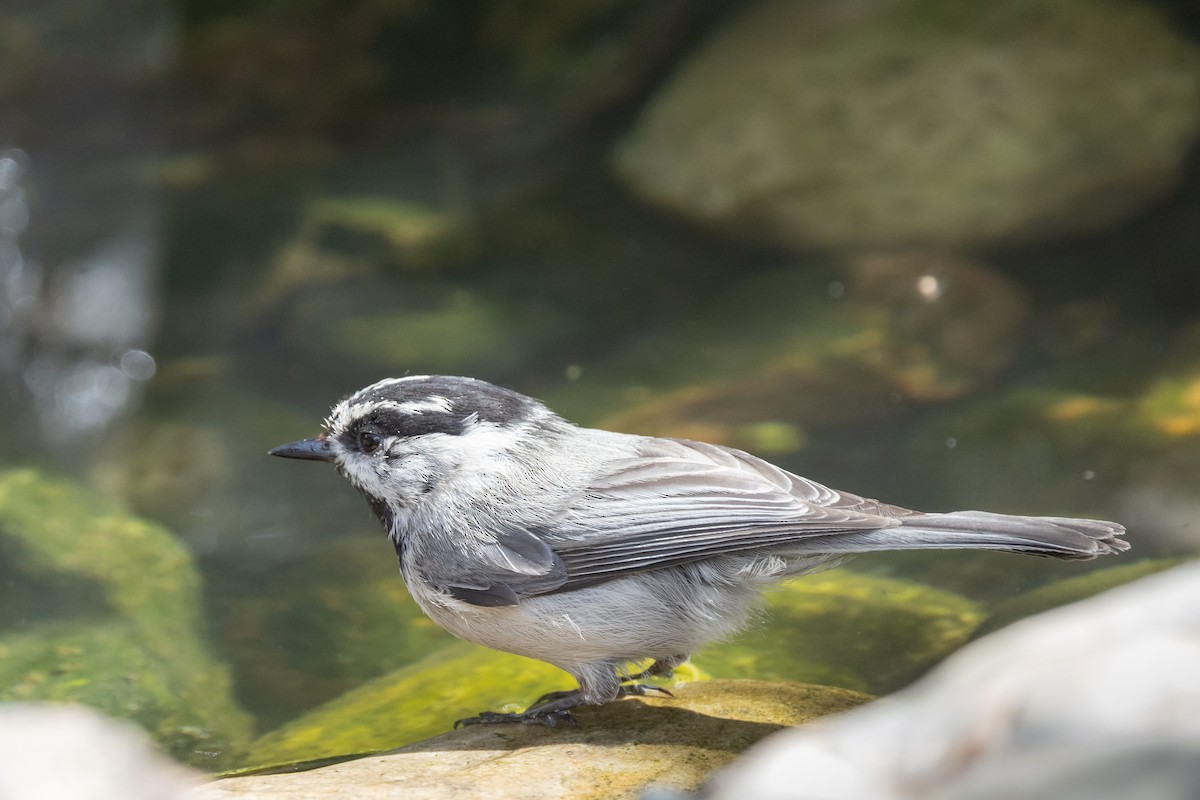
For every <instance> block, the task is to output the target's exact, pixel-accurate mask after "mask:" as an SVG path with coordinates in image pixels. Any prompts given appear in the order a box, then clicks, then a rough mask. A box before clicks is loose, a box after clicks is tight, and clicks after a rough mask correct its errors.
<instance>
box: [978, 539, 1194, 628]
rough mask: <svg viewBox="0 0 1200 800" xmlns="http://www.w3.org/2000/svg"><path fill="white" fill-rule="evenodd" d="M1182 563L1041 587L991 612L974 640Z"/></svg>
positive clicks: (1155, 563)
mask: <svg viewBox="0 0 1200 800" xmlns="http://www.w3.org/2000/svg"><path fill="white" fill-rule="evenodd" d="M1181 563H1183V562H1182V560H1180V559H1172V558H1158V559H1151V560H1149V561H1139V562H1138V563H1136V564H1126V565H1124V566H1120V567H1112V568H1110V569H1101V570H1096V571H1095V572H1089V573H1088V574H1087V575H1080V576H1078V577H1075V578H1067V579H1066V580H1061V581H1057V582H1056V583H1052V584H1050V585H1048V586H1042V587H1040V588H1038V589H1035V590H1033V591H1032V592H1027V593H1026V594H1023V595H1021V596H1020V597H1015V598H1013V599H1012V600H1010V601H1008V602H1007V603H1001V604H1000V605H998V606H997V607H996V608H995V609H994V610H993V611H992V614H991V616H989V617H988V618H987V619H985V620H984V621H983V623H982V624H981V625H980V626H979V627H978V628H977V629H976V630H975V633H974V634H973V635H972V638H978V637H980V636H985V635H987V634H989V633H991V632H993V631H997V630H999V629H1000V628H1003V627H1004V626H1006V625H1011V624H1012V623H1014V622H1016V621H1017V620H1020V619H1024V618H1025V617H1031V616H1033V615H1034V614H1040V613H1042V612H1043V611H1049V610H1050V609H1052V608H1058V607H1059V606H1064V605H1066V604H1067V603H1074V602H1077V601H1079V600H1085V599H1087V598H1089V597H1092V596H1093V595H1097V594H1100V593H1101V592H1107V591H1108V590H1109V589H1115V588H1116V587H1118V586H1123V585H1125V584H1126V583H1131V582H1133V581H1136V580H1139V579H1141V578H1145V577H1147V576H1150V575H1154V574H1157V573H1159V572H1162V571H1163V570H1166V569H1170V568H1171V567H1176V566H1179V564H1181Z"/></svg>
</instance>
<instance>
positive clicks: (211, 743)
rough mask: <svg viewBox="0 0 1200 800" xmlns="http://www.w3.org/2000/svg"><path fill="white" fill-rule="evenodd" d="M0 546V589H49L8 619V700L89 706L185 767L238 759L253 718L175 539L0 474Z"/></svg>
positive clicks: (83, 495)
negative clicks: (213, 638)
mask: <svg viewBox="0 0 1200 800" xmlns="http://www.w3.org/2000/svg"><path fill="white" fill-rule="evenodd" d="M0 545H2V547H0V553H2V554H3V555H4V564H3V567H2V568H0V571H2V572H3V576H4V578H5V580H4V581H3V587H0V592H3V593H4V595H5V597H7V596H8V595H10V594H11V595H12V596H14V597H16V598H25V600H26V601H27V600H28V598H31V597H37V596H38V595H39V593H42V603H41V605H40V609H39V614H37V615H35V616H18V614H17V613H13V612H12V611H10V612H9V613H7V614H5V615H4V618H3V620H2V622H3V623H4V625H3V627H0V700H23V701H42V700H44V701H56V702H72V703H82V704H85V705H88V706H92V707H94V708H97V709H99V710H101V711H104V712H106V713H108V714H112V715H114V716H118V717H125V718H129V719H132V720H133V721H135V722H137V723H139V724H141V725H142V726H143V727H144V728H146V730H148V731H149V732H150V733H151V734H152V735H153V736H154V737H155V738H156V739H157V740H158V741H159V742H160V743H161V744H162V745H163V746H164V747H165V748H166V749H167V751H168V752H170V753H171V755H173V756H175V757H176V758H179V759H181V760H184V761H187V762H189V763H192V764H196V765H198V766H204V767H220V766H222V765H225V764H228V763H230V762H231V761H232V760H233V758H234V757H235V756H236V754H237V751H238V750H239V749H240V748H241V747H242V746H243V745H244V743H245V741H246V739H247V738H248V734H249V718H248V717H247V716H246V715H245V713H244V712H242V711H241V709H239V708H238V707H237V706H236V705H235V704H234V702H233V700H232V698H231V693H230V680H229V675H228V671H227V670H226V668H225V667H224V666H223V665H221V664H219V663H218V662H216V661H215V660H214V659H213V657H212V655H211V654H210V653H209V652H208V650H207V648H206V645H205V643H204V641H203V639H202V636H201V630H202V625H201V617H200V580H199V575H198V574H197V572H196V570H195V567H194V566H193V564H192V562H191V558H190V556H189V555H188V553H187V552H186V551H185V550H184V549H183V548H182V547H181V546H180V545H179V543H178V542H177V541H176V540H175V539H174V538H173V537H172V536H171V535H170V533H168V532H167V531H166V530H164V529H163V528H161V527H159V526H157V525H153V524H150V523H147V522H145V521H142V520H139V519H137V518H134V517H132V516H130V515H128V514H127V513H126V512H125V511H124V510H123V509H121V508H120V507H119V506H117V505H116V504H114V503H112V502H111V501H109V500H107V499H106V498H103V497H101V496H98V495H96V494H93V493H92V492H90V491H88V490H86V489H83V488H82V487H79V486H77V485H75V484H71V483H68V482H65V481H58V480H52V479H49V478H46V477H43V476H42V475H40V474H39V473H37V472H35V471H33V470H16V471H10V472H3V473H0ZM46 590H49V591H46ZM60 592H62V593H63V594H64V595H65V597H66V600H67V602H66V603H65V604H64V605H63V606H58V605H56V604H57V602H58V598H59V593H60ZM81 599H89V600H90V608H89V609H88V610H89V613H88V614H85V615H79V614H77V613H76V612H77V611H78V610H79V605H80V601H81ZM5 605H7V603H5ZM26 605H27V603H26ZM67 619H70V620H71V621H66V620H67Z"/></svg>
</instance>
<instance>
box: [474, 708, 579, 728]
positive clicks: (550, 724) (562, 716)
mask: <svg viewBox="0 0 1200 800" xmlns="http://www.w3.org/2000/svg"><path fill="white" fill-rule="evenodd" d="M501 722H519V723H520V724H522V725H545V726H546V727H547V728H556V727H558V726H559V724H560V723H566V724H568V725H573V726H575V727H578V726H579V723H578V722H576V721H575V717H573V716H571V712H570V710H568V709H566V708H556V709H548V710H545V711H539V710H538V709H536V708H531V709H529V710H528V711H525V712H522V713H520V714H516V713H512V714H502V713H500V712H499V711H483V712H480V714H479V715H478V716H475V717H464V718H463V719H460V720H455V722H454V729H455V730H458V729H459V728H464V727H466V726H467V725H495V724H497V723H501Z"/></svg>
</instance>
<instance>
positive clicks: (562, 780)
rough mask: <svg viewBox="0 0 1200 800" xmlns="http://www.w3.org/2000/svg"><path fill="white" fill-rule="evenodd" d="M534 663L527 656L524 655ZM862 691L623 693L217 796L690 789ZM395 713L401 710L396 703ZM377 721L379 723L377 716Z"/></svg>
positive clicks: (711, 686)
mask: <svg viewBox="0 0 1200 800" xmlns="http://www.w3.org/2000/svg"><path fill="white" fill-rule="evenodd" d="M525 663H530V662H525ZM867 699H868V698H867V697H866V696H864V695H861V694H858V693H856V692H850V691H846V690H843V689H831V688H828V687H822V686H804V685H796V684H785V683H764V682H759V681H710V682H702V683H695V684H690V685H688V686H686V687H683V688H682V689H680V690H679V691H678V692H677V693H676V696H675V697H673V698H656V697H646V698H637V699H626V700H621V701H617V702H615V703H610V704H609V705H607V706H603V707H600V708H585V709H583V710H581V711H580V712H579V713H578V719H579V726H578V727H559V728H554V729H550V728H543V727H540V726H524V725H496V726H471V727H466V728H462V729H460V730H457V731H453V732H449V733H445V734H443V735H441V736H437V737H435V738H433V739H429V740H427V741H423V742H419V743H416V744H411V745H408V746H407V747H403V748H401V749H399V750H397V751H394V752H392V753H387V754H384V755H379V756H371V757H368V758H362V759H359V760H356V761H350V762H346V763H342V764H336V765H333V766H326V767H321V768H319V769H314V770H310V771H307V772H299V773H291V774H280V775H258V776H247V777H234V778H228V779H225V780H222V781H218V782H216V783H215V784H211V785H209V786H206V787H204V789H205V790H208V791H210V792H211V795H212V797H214V798H235V797H273V798H286V797H304V798H309V799H310V800H316V798H324V797H330V798H333V797H346V796H353V797H355V798H360V800H371V799H372V798H383V797H396V796H397V795H398V794H399V795H403V796H404V797H406V798H413V799H414V800H420V798H444V797H495V798H538V799H539V800H543V799H544V798H559V797H561V798H571V800H587V798H605V800H608V799H609V798H620V797H634V796H636V793H637V792H638V790H640V789H642V788H643V787H645V786H647V785H649V784H654V785H662V786H668V787H672V788H677V789H694V788H695V787H696V786H698V785H699V784H700V782H701V781H703V780H704V778H705V776H707V775H708V774H709V773H710V772H711V771H712V770H713V769H716V768H717V767H720V766H722V765H724V764H727V763H729V762H730V761H731V760H732V759H733V758H734V756H736V755H737V754H738V753H740V752H741V751H743V750H744V749H745V748H747V747H749V746H750V745H751V744H752V743H754V742H756V741H758V740H759V739H760V738H762V737H763V736H766V735H767V734H769V733H773V732H775V731H778V730H779V729H781V728H784V727H786V726H789V725H800V724H803V723H805V722H808V721H809V720H812V719H815V718H817V717H820V716H823V715H825V714H830V713H835V712H838V711H842V710H845V709H847V708H852V707H854V706H856V705H859V704H860V703H862V702H864V701H865V700H867ZM395 711H396V716H395V717H393V719H395V718H397V717H399V716H400V715H401V713H402V711H401V709H400V707H399V706H397V707H396V709H395ZM379 724H382V723H379Z"/></svg>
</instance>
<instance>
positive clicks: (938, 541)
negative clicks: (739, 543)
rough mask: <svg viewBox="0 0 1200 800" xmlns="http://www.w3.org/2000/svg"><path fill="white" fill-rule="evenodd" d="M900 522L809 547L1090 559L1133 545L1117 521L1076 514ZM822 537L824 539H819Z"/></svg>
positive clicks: (967, 514) (973, 515)
mask: <svg viewBox="0 0 1200 800" xmlns="http://www.w3.org/2000/svg"><path fill="white" fill-rule="evenodd" d="M899 519H900V524H899V525H897V526H895V527H889V528H878V529H875V530H867V531H847V532H843V533H837V534H829V535H825V536H820V537H812V540H809V541H806V542H805V544H806V545H807V547H806V549H811V550H821V551H823V552H826V553H861V552H867V551H871V550H923V549H928V550H934V549H937V550H975V549H977V550H1007V551H1010V552H1015V553H1026V554H1029V555H1036V556H1047V557H1050V558H1062V559H1090V558H1095V557H1096V556H1102V555H1107V554H1109V553H1119V552H1121V551H1124V550H1128V549H1129V542H1127V541H1125V540H1124V539H1121V538H1120V537H1121V536H1122V535H1123V534H1124V533H1125V528H1124V526H1122V525H1119V524H1117V523H1115V522H1107V521H1105V520H1095V519H1073V518H1070V517H1022V516H1014V515H1009V514H993V513H991V512H987V511H954V512H951V513H947V514H913V515H912V516H906V517H900V518H899ZM818 540H820V541H818Z"/></svg>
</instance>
